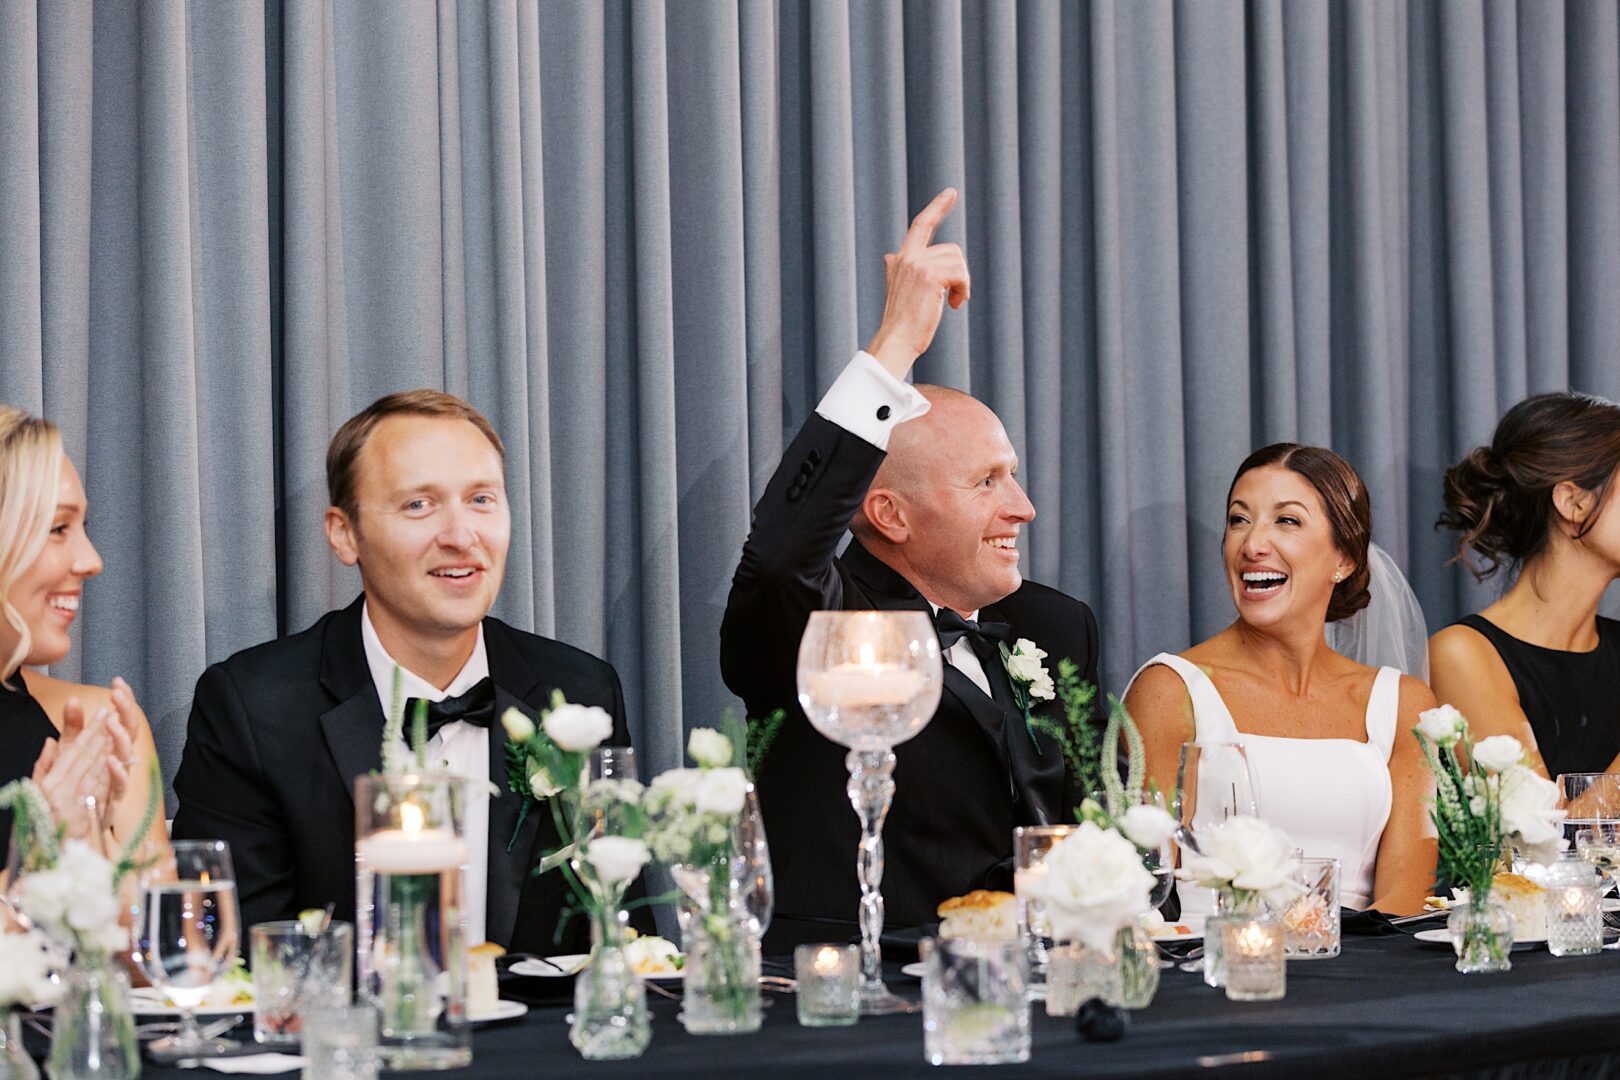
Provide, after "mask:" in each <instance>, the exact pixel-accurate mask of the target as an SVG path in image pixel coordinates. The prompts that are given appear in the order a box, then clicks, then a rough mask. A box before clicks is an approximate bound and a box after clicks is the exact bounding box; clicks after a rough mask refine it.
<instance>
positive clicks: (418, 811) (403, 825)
mask: <svg viewBox="0 0 1620 1080" xmlns="http://www.w3.org/2000/svg"><path fill="white" fill-rule="evenodd" d="M422 825H423V815H422V808H421V807H420V806H417V805H416V804H415V803H413V802H407V803H401V804H400V807H399V827H400V829H402V830H403V831H404V832H405V833H406V834H407V835H409V836H416V835H418V834H420V833H421V831H422Z"/></svg>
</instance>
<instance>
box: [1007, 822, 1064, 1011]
mask: <svg viewBox="0 0 1620 1080" xmlns="http://www.w3.org/2000/svg"><path fill="white" fill-rule="evenodd" d="M1076 828H1078V826H1075V825H1020V826H1019V827H1018V828H1016V829H1014V830H1013V893H1014V894H1015V895H1016V896H1017V897H1018V936H1019V937H1020V938H1021V939H1022V940H1023V942H1024V948H1025V949H1026V950H1028V952H1029V982H1030V985H1031V986H1032V987H1035V988H1037V990H1039V989H1042V988H1044V987H1045V985H1046V976H1047V968H1048V966H1049V964H1050V963H1051V948H1052V928H1051V926H1049V925H1048V924H1047V920H1046V912H1045V911H1044V910H1043V909H1042V905H1041V902H1040V901H1039V900H1036V899H1034V898H1032V897H1031V896H1030V886H1031V885H1034V884H1035V883H1036V882H1038V881H1040V880H1042V879H1043V878H1045V877H1046V855H1047V853H1048V852H1050V851H1051V850H1052V848H1053V846H1055V845H1056V844H1058V843H1059V842H1060V841H1062V840H1063V839H1064V838H1065V837H1067V836H1068V835H1069V834H1070V833H1072V832H1074V831H1075V829H1076Z"/></svg>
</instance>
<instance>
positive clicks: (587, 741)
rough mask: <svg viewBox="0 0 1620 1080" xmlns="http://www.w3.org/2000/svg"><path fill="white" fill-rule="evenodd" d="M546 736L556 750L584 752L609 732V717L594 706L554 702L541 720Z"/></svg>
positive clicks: (609, 734)
mask: <svg viewBox="0 0 1620 1080" xmlns="http://www.w3.org/2000/svg"><path fill="white" fill-rule="evenodd" d="M502 725H503V726H504V725H505V720H504V719H503V720H502ZM541 726H542V727H544V728H545V732H546V738H548V739H550V740H551V741H552V742H553V743H554V744H555V745H556V746H557V748H558V749H559V750H564V751H567V752H568V753H572V754H588V753H590V752H591V751H592V750H594V749H596V748H597V747H598V746H601V745H602V744H603V743H604V742H606V741H607V740H608V737H609V736H611V735H612V734H613V717H612V716H611V715H609V714H608V711H607V710H606V709H603V708H601V707H599V706H596V705H571V704H569V703H568V702H566V701H565V702H562V703H561V704H555V705H553V706H552V708H551V710H550V711H549V712H547V713H546V715H545V718H544V719H543V720H542V721H541Z"/></svg>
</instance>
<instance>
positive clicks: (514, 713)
mask: <svg viewBox="0 0 1620 1080" xmlns="http://www.w3.org/2000/svg"><path fill="white" fill-rule="evenodd" d="M501 727H502V728H504V729H505V730H506V737H507V738H508V739H511V740H512V741H513V742H515V743H526V742H528V741H529V740H530V739H532V738H534V721H533V720H530V719H529V717H528V716H527V715H526V714H525V713H524V712H523V710H522V709H507V710H506V711H505V712H503V713H501Z"/></svg>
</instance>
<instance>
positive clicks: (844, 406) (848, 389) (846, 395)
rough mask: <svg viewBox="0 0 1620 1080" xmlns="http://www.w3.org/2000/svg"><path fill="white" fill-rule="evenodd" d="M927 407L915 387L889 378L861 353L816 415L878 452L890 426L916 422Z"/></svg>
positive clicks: (883, 446)
mask: <svg viewBox="0 0 1620 1080" xmlns="http://www.w3.org/2000/svg"><path fill="white" fill-rule="evenodd" d="M928 408H929V406H928V399H927V398H925V397H923V396H922V394H920V393H919V392H918V391H917V388H916V387H914V386H912V385H911V384H910V383H908V382H902V381H901V380H899V379H897V378H895V377H894V376H893V375H890V374H889V372H888V370H887V369H886V368H884V366H883V365H882V364H880V363H878V362H877V361H876V360H875V359H873V358H872V355H871V354H870V353H867V352H865V351H864V350H863V351H861V352H858V353H856V354H855V359H853V360H851V361H850V362H849V365H848V366H847V367H845V368H844V371H843V374H841V375H839V376H838V378H837V379H835V380H834V381H833V384H832V386H831V387H830V388H829V389H828V390H827V393H826V396H824V397H823V398H822V399H821V403H820V404H819V405H817V406H816V413H817V415H819V416H820V417H821V418H822V419H824V420H830V421H832V422H833V423H835V424H837V425H838V426H839V427H841V428H843V429H844V430H845V431H847V432H849V433H850V434H851V435H859V436H860V437H861V438H863V439H865V440H866V441H867V442H869V443H871V444H872V445H873V446H875V447H877V448H878V449H879V450H887V449H888V448H889V434H890V433H891V432H893V431H894V426H895V425H896V424H903V423H905V422H906V421H907V420H914V419H916V418H917V417H919V416H921V415H922V414H923V413H925V412H927V411H928Z"/></svg>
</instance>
